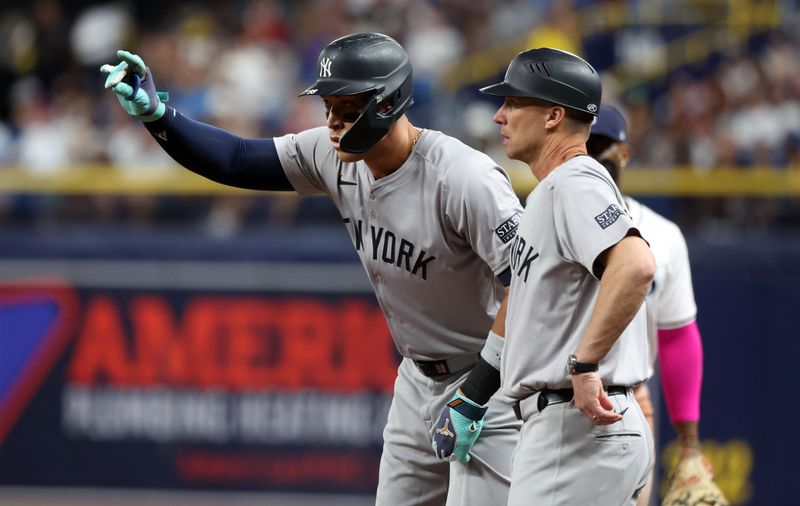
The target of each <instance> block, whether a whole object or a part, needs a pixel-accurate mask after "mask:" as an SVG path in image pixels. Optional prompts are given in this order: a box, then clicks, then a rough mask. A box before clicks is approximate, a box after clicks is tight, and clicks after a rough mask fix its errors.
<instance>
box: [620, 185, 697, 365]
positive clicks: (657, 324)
mask: <svg viewBox="0 0 800 506" xmlns="http://www.w3.org/2000/svg"><path fill="white" fill-rule="evenodd" d="M625 202H626V203H627V204H628V206H627V207H628V212H629V213H630V215H631V219H633V223H634V226H635V227H636V228H638V229H639V231H640V232H641V233H642V235H644V236H645V237H647V241H648V242H649V243H650V249H651V250H652V251H653V256H654V257H655V259H656V275H655V279H654V280H653V288H652V290H650V293H648V294H647V298H646V299H645V307H646V310H647V339H648V345H649V347H650V364H651V369H650V374H652V373H653V370H652V364H653V363H654V362H655V359H656V354H657V353H658V329H676V328H679V327H683V326H684V325H688V324H689V323H691V322H693V321H694V320H695V318H696V317H697V304H696V303H695V300H694V290H693V289H692V271H691V267H690V266H689V251H688V250H687V248H686V240H685V239H684V238H683V234H682V233H681V229H680V228H678V225H676V224H674V223H672V222H671V221H669V220H668V219H666V218H664V217H663V216H661V215H659V214H658V213H656V212H655V211H653V210H652V209H650V208H649V207H647V206H645V205H643V204H641V203H640V202H638V201H636V200H634V199H632V198H630V197H625Z"/></svg>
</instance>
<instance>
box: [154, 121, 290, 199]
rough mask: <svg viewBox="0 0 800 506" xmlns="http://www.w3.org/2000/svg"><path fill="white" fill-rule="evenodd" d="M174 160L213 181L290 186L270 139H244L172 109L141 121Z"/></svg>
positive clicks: (255, 187) (272, 187) (252, 186)
mask: <svg viewBox="0 0 800 506" xmlns="http://www.w3.org/2000/svg"><path fill="white" fill-rule="evenodd" d="M144 126H145V127H146V128H147V130H148V131H149V132H150V134H152V136H153V138H155V140H156V141H157V142H158V144H159V145H160V146H161V147H162V148H163V149H164V151H166V152H167V153H168V154H169V155H170V156H171V157H172V158H173V159H175V161H176V162H178V163H179V164H181V165H183V166H184V167H186V168H187V169H189V170H191V171H192V172H195V173H197V174H200V175H201V176H204V177H207V178H208V179H211V180H212V181H216V182H218V183H222V184H226V185H229V186H236V187H239V188H247V189H251V190H292V189H293V188H292V185H291V183H289V179H288V178H287V177H286V173H285V172H284V170H283V166H281V162H280V159H279V158H278V152H277V150H276V148H275V142H274V141H273V140H272V139H244V138H242V137H238V136H236V135H233V134H231V133H229V132H226V131H225V130H222V129H220V128H217V127H214V126H211V125H207V124H205V123H201V122H199V121H195V120H193V119H190V118H187V117H186V116H184V115H183V114H181V113H179V112H178V111H176V110H175V109H173V108H171V107H168V108H167V112H166V113H165V114H164V116H162V117H161V118H159V119H158V120H156V121H152V122H149V123H144Z"/></svg>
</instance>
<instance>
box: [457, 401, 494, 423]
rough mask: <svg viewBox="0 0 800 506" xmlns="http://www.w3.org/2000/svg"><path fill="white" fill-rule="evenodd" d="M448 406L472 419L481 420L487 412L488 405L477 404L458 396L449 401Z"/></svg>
mask: <svg viewBox="0 0 800 506" xmlns="http://www.w3.org/2000/svg"><path fill="white" fill-rule="evenodd" d="M447 406H448V407H450V408H452V409H454V410H456V411H458V412H459V413H461V414H462V415H464V416H466V417H467V418H469V419H470V420H481V419H483V416H484V415H485V414H486V410H487V409H489V408H488V406H487V407H481V406H476V405H475V404H472V403H471V402H469V401H467V400H465V399H462V398H461V397H458V398H456V399H453V400H452V401H450V402H448V403H447Z"/></svg>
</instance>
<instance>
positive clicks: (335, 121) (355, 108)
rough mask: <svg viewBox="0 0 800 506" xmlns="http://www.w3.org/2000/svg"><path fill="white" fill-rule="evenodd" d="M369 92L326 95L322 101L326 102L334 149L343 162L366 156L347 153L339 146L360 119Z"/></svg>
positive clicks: (326, 115)
mask: <svg viewBox="0 0 800 506" xmlns="http://www.w3.org/2000/svg"><path fill="white" fill-rule="evenodd" d="M369 95H370V94H369V92H367V93H361V94H359V95H325V96H323V97H322V101H323V102H324V104H325V117H326V118H327V123H326V124H327V126H328V134H329V135H330V139H331V143H332V144H333V149H335V150H336V155H337V156H338V157H339V159H340V160H341V161H343V162H355V161H358V160H361V159H362V158H364V154H363V153H361V154H356V153H347V152H345V151H342V150H341V149H340V148H339V140H340V139H341V138H342V136H343V135H344V134H345V133H347V131H348V130H349V129H350V127H351V126H353V123H354V122H355V121H356V120H357V119H358V115H359V114H360V113H361V109H363V108H364V106H365V105H366V104H367V101H368V100H369Z"/></svg>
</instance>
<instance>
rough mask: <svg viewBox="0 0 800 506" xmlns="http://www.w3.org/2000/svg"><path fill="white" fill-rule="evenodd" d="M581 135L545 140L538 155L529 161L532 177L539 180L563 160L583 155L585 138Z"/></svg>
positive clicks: (584, 152)
mask: <svg viewBox="0 0 800 506" xmlns="http://www.w3.org/2000/svg"><path fill="white" fill-rule="evenodd" d="M583 137H585V136H584V135H583V134H576V135H570V136H566V137H558V138H554V139H553V140H552V142H546V143H545V145H544V146H542V149H541V151H539V156H538V157H536V158H535V159H534V160H532V161H531V162H529V165H530V167H531V172H532V173H533V175H534V177H535V178H536V179H537V180H539V181H541V180H543V179H544V178H546V177H547V175H548V174H550V173H551V172H553V170H555V169H556V167H558V166H560V165H561V164H563V163H564V162H566V161H568V160H570V159H572V158H575V157H576V156H580V155H585V154H586V140H585V139H584V138H583Z"/></svg>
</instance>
